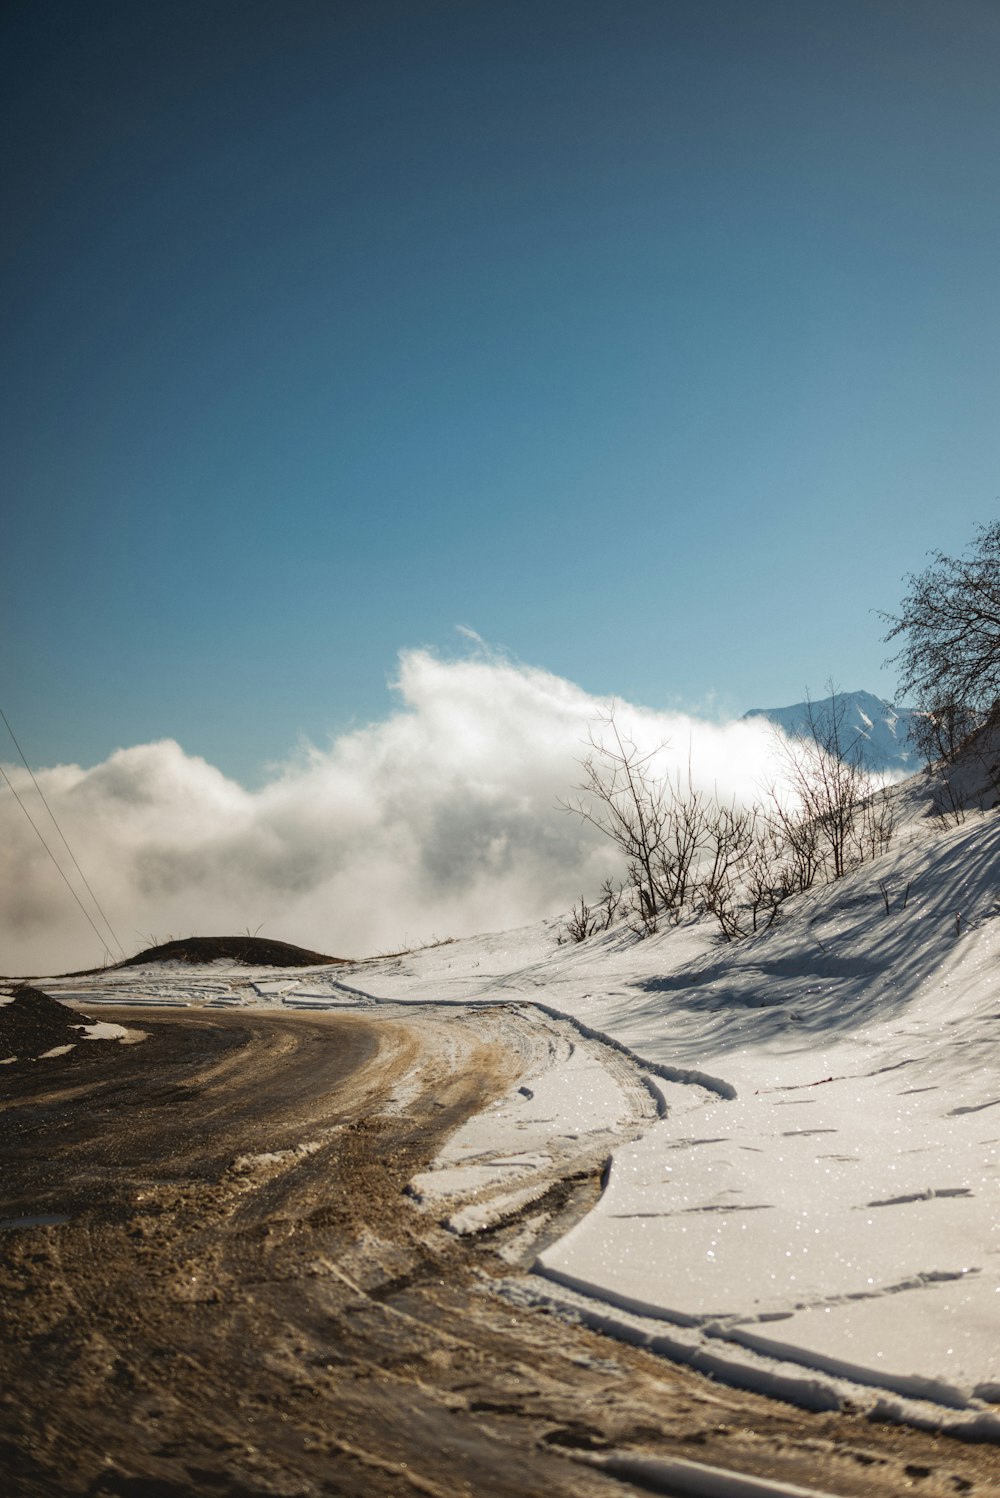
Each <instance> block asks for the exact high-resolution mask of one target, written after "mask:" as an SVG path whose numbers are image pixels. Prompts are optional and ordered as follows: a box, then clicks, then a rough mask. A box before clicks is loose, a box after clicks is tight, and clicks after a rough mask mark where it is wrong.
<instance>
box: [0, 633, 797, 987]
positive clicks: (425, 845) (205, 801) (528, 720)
mask: <svg viewBox="0 0 1000 1498" xmlns="http://www.w3.org/2000/svg"><path fill="white" fill-rule="evenodd" d="M395 690H396V693H397V696H398V708H397V710H396V711H394V712H393V713H392V714H391V715H390V716H389V717H388V718H386V719H385V720H384V721H382V722H379V723H375V724H373V725H371V726H368V727H365V728H362V729H358V730H356V731H354V732H351V733H347V734H344V735H342V736H341V737H339V738H337V739H336V740H334V741H333V742H332V743H331V744H330V746H329V748H327V749H325V750H320V749H316V748H310V749H309V750H308V751H307V752H306V754H305V757H304V759H303V758H300V759H299V760H297V761H295V762H290V763H289V764H288V765H287V766H285V767H284V768H283V769H281V770H280V771H279V772H278V773H276V775H275V776H274V778H273V779H272V780H271V781H270V782H269V783H268V784H267V785H265V786H264V787H263V788H262V789H261V790H258V791H252V792H251V791H248V790H246V789H245V788H244V787H242V786H241V785H239V784H237V783H236V782H235V781H232V780H230V779H228V778H227V777H226V776H225V775H223V774H222V773H221V771H219V770H218V769H216V768H214V767H213V766H212V765H210V764H208V763H207V762H206V761H205V760H203V759H199V758H197V757H196V756H193V755H189V754H186V753H185V752H184V750H183V749H182V748H181V747H180V745H178V744H177V743H175V742H173V741H172V740H169V739H167V740H163V741H162V742H159V743H153V744H141V745H138V746H136V747H134V748H130V749H119V750H117V751H116V752H115V753H114V754H112V755H111V756H110V757H109V758H108V759H107V760H105V761H104V763H102V764H99V765H96V766H95V767H93V768H92V769H81V768H80V767H79V766H75V765H70V766H67V765H63V766H59V767H57V768H54V769H47V770H42V771H36V776H37V779H38V782H39V784H40V785H41V787H42V789H43V791H44V793H45V796H46V798H47V800H48V801H49V803H50V805H51V806H52V809H53V811H54V812H55V815H56V817H57V818H58V820H59V822H60V824H61V826H62V827H63V829H64V830H65V833H66V836H67V838H68V840H69V843H70V845H71V846H72V848H73V850H74V852H75V853H76V856H77V858H78V859H79V860H80V863H81V865H82V866H83V869H84V871H85V872H86V874H87V876H88V878H89V880H90V883H91V884H92V886H93V888H94V889H95V891H96V892H97V895H98V898H99V899H100V901H101V904H102V906H103V908H104V910H105V911H106V912H107V914H108V916H109V917H110V919H111V922H112V925H113V926H114V927H115V929H116V931H117V933H118V935H119V937H120V938H121V940H122V943H123V945H124V946H125V948H126V950H128V951H135V950H137V949H138V948H140V947H142V946H144V945H146V944H147V942H148V940H149V939H150V938H155V939H156V940H157V941H164V940H166V939H167V938H168V937H169V936H187V935H192V934H199V935H222V934H232V933H235V932H242V931H244V930H246V929H249V930H250V931H253V930H254V929H255V928H257V927H258V926H261V934H263V935H269V936H273V937H277V938H279V939H281V940H285V941H292V942H297V943H300V944H301V945H303V946H307V947H311V948H313V949H318V950H320V951H325V952H329V953H331V954H333V955H337V956H349V957H360V956H366V955H370V954H372V953H374V952H379V951H386V950H392V949H396V948H399V947H400V946H404V945H412V944H415V943H418V942H420V941H423V940H430V939H433V938H441V937H448V936H463V935H469V934H471V933H473V932H476V931H482V930H490V929H492V930H497V929H503V928H505V927H508V926H513V925H519V924H523V923H525V922H528V921H533V920H537V919H539V918H541V917H542V916H551V915H557V914H560V913H561V912H563V911H565V910H568V908H569V906H570V905H571V903H572V902H573V901H574V900H575V899H576V898H577V897H578V896H579V895H580V893H581V892H583V893H585V894H587V895H588V896H590V895H593V894H596V892H597V890H598V887H599V885H600V883H601V880H602V879H603V878H604V877H605V875H607V874H609V873H612V872H614V871H615V870H616V863H615V857H614V849H613V848H612V846H611V844H610V843H608V842H607V841H606V840H605V839H603V838H602V837H601V836H600V834H599V833H597V832H596V831H595V830H594V829H593V828H591V827H588V826H587V825H586V824H585V823H583V822H582V821H581V820H580V818H578V817H574V816H571V815H568V814H567V813H566V812H564V811H560V810H559V807H558V801H559V798H560V797H565V796H566V795H567V794H568V793H569V792H570V791H571V789H572V787H573V785H574V784H575V782H576V781H577V780H578V779H579V774H580V769H579V761H580V760H581V759H582V758H583V756H584V755H585V753H586V740H587V736H588V732H589V730H590V729H591V727H592V726H593V725H594V724H595V722H596V721H597V720H598V718H599V715H600V714H602V713H605V712H606V711H607V710H608V708H609V707H610V705H611V704H610V702H609V701H608V700H607V699H601V698H597V697H594V696H591V695H589V694H588V693H586V692H584V691H582V690H581V689H580V688H579V687H577V686H574V685H573V684H572V683H571V682H568V681H565V680H563V679H561V678H560V677H557V676H554V675H552V674H550V673H549V672H546V671H543V670H539V669H537V668H534V667H530V666H525V665H522V664H519V663H515V662H512V661H510V660H508V659H506V658H504V657H502V656H498V655H496V654H495V653H492V652H490V651H488V650H486V649H485V648H480V649H476V650H475V651H474V653H472V654H470V655H469V656H468V657H466V658H465V659H462V660H457V661H445V660H441V659H439V658H437V657H435V656H434V655H432V654H430V653H428V652H427V651H423V650H411V651H406V652H404V653H403V654H402V655H401V656H400V661H399V674H398V678H397V681H396V683H395ZM616 711H617V721H618V722H619V724H620V725H621V726H622V727H623V728H625V729H627V730H628V731H629V732H630V734H631V735H632V737H633V738H634V739H635V740H636V742H637V743H639V744H640V745H642V746H648V747H650V748H653V747H654V746H655V745H657V744H659V743H660V742H661V741H664V740H666V741H667V748H666V749H665V750H664V759H665V763H667V764H668V765H669V764H675V765H676V767H678V768H681V767H683V771H684V773H685V775H686V773H687V765H688V763H689V762H690V765H691V770H692V776H693V780H694V783H695V784H696V786H700V787H704V788H706V789H708V790H715V791H717V793H718V794H719V796H720V797H723V798H726V799H728V798H730V797H736V798H737V799H740V800H743V799H750V798H752V797H753V796H754V795H755V794H756V793H757V792H758V790H759V786H760V783H761V781H762V780H764V779H766V778H767V777H768V776H769V775H771V774H772V773H773V769H774V766H773V739H772V734H771V731H770V729H769V727H768V726H767V725H766V724H764V723H763V722H762V721H760V720H757V721H753V720H751V721H750V722H742V721H739V722H734V723H730V724H725V725H718V724H712V723H706V722H702V721H699V720H697V719H693V718H689V717H686V716H683V715H679V714H675V713H671V714H662V713H654V712H651V711H649V710H648V709H645V708H640V707H635V706H632V705H630V704H628V703H626V702H622V701H620V700H619V701H618V703H617V707H616ZM7 774H8V775H9V776H10V779H11V781H12V782H13V784H14V785H15V786H16V787H17V790H18V792H19V794H20V795H21V797H22V798H23V800H24V801H25V804H26V805H27V806H28V808H29V810H31V812H32V815H33V816H34V818H35V820H36V822H37V823H38V825H39V828H40V829H41V831H42V832H43V833H44V834H46V840H47V841H49V842H50V844H51V845H52V847H53V851H54V852H55V853H56V854H57V856H60V861H61V862H63V863H64V864H65V866H66V868H67V872H68V873H69V874H70V875H71V876H72V875H73V874H74V871H73V870H72V866H71V865H70V863H69V859H68V858H67V857H66V855H65V850H63V849H62V847H61V844H59V842H58V839H57V838H56V835H55V834H54V833H53V832H52V830H51V824H48V827H47V825H46V824H47V818H46V816H45V812H44V809H43V808H42V807H41V806H40V804H39V803H38V799H37V796H36V794H35V792H34V788H33V787H32V785H31V782H30V779H29V777H28V775H27V773H26V772H25V771H24V770H23V768H20V767H17V768H16V767H14V766H13V765H8V766H7ZM0 881H2V890H3V902H2V914H0V972H6V973H32V972H34V973H46V972H49V973H51V972H54V971H59V970H63V969H66V968H71V967H81V966H88V965H94V964H98V963H100V962H101V961H102V959H103V955H104V954H103V950H102V948H101V945H100V943H99V942H98V941H97V938H96V937H95V935H94V933H93V931H92V930H91V928H90V927H89V926H88V925H87V922H86V920H85V918H84V916H83V915H82V913H81V911H80V909H79V907H78V906H77V905H76V904H75V902H74V901H73V899H72V897H71V896H70V894H69V892H68V890H67V889H66V886H65V884H64V883H63V881H62V880H61V879H60V877H59V874H58V873H57V871H56V869H55V868H54V867H53V865H52V862H51V861H50V859H49V857H48V855H47V854H46V853H45V850H44V848H43V847H42V845H41V843H40V842H39V840H38V838H37V836H36V834H35V833H34V832H33V831H32V828H31V826H30V825H29V823H28V822H27V820H26V818H25V817H24V815H23V813H22V811H21V810H20V808H19V807H18V805H17V803H16V801H15V800H14V797H13V796H12V795H11V793H10V791H9V789H8V788H7V787H6V786H5V785H0ZM77 882H78V881H77ZM82 893H83V898H84V900H86V894H85V892H82ZM98 924H100V923H99V922H98Z"/></svg>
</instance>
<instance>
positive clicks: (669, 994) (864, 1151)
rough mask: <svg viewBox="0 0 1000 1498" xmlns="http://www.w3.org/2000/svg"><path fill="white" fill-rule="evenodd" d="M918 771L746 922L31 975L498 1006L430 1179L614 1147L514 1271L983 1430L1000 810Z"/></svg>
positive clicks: (466, 1181)
mask: <svg viewBox="0 0 1000 1498" xmlns="http://www.w3.org/2000/svg"><path fill="white" fill-rule="evenodd" d="M928 794H929V793H928V791H927V789H926V785H925V782H924V781H923V780H922V779H914V780H913V781H911V782H909V783H907V785H905V786H903V787H900V788H899V790H898V792H897V793H896V795H897V798H898V801H899V806H900V810H901V813H902V814H903V816H904V817H905V820H904V823H903V826H902V829H901V831H900V833H899V834H898V835H897V838H896V841H895V843H894V844H893V847H892V849H891V850H890V852H889V853H888V854H886V855H884V856H883V857H882V858H881V859H880V860H878V861H877V862H875V863H873V864H868V865H866V866H864V867H862V868H860V869H858V870H856V871H855V872H854V873H852V874H850V875H848V876H847V877H845V878H844V879H842V880H840V881H838V882H836V883H834V884H830V885H826V886H824V887H822V888H819V889H815V890H813V891H810V892H808V893H807V894H804V895H800V896H798V897H796V898H795V899H793V900H789V901H788V902H787V903H786V904H785V906H784V907H783V909H782V916H781V919H780V921H779V923H778V924H777V925H776V926H775V927H773V928H772V929H771V930H770V931H769V932H767V933H765V934H763V935H761V936H758V937H755V938H753V939H750V940H747V941H742V942H734V943H730V944H726V943H724V942H722V941H721V940H720V938H719V936H718V934H717V929H716V927H715V926H714V925H713V924H711V923H710V922H708V921H707V920H694V919H693V920H689V921H687V922H685V923H684V924H682V925H680V926H678V927H675V928H673V929H669V930H665V931H661V932H660V934H658V935H656V936H653V937H649V938H646V939H644V940H640V939H638V938H637V937H635V936H634V935H633V934H632V933H630V932H629V931H628V930H627V929H624V928H618V929H615V930H612V931H610V932H607V933H604V934H602V935H599V936H595V937H592V938H591V939H590V940H588V941H586V942H583V943H581V944H579V945H572V944H566V943H565V942H562V943H560V941H559V940H558V938H559V935H560V926H559V923H557V922H544V923H540V924H539V925H536V926H532V927H528V928H523V929H520V930H517V931H510V932H505V933H499V934H494V935H489V936H480V937H476V938H470V939H467V940H463V941H457V942H450V943H444V944H441V945H439V946H436V947H432V948H428V949H425V950H423V951H417V952H414V953H410V954H404V955H402V956H399V957H395V958H391V959H381V960H373V961H370V962H366V963H359V964H356V965H353V966H343V967H337V968H336V969H330V968H316V969H311V970H308V971H306V972H292V971H283V972H281V973H280V974H277V973H274V972H271V973H268V972H252V971H250V972H248V971H247V970H246V969H236V968H231V967H227V966H226V965H225V964H217V965H214V966H212V967H209V968H204V969H201V970H197V971H192V970H191V969H190V968H184V969H181V968H162V967H161V968H156V969H153V968H150V969H148V970H143V969H131V970H128V971H127V972H117V973H112V972H109V973H107V974H106V975H102V976H98V977H96V978H94V979H86V980H84V979H76V980H61V981H59V982H54V983H51V984H46V987H47V988H51V991H52V992H58V993H60V994H62V995H63V996H65V997H74V998H76V999H77V1000H78V1001H81V1002H82V1001H86V1002H87V1003H92V1002H95V1001H97V1000H100V999H104V1000H107V999H113V998H115V997H121V998H122V999H123V1000H127V1001H132V1002H136V1001H150V1002H157V1001H160V1002H163V1001H167V1002H174V1003H176V1002H178V1000H180V1001H181V1002H192V1003H222V1004H227V1005H228V1004H270V1005H297V1006H308V1007H311V1008H321V1007H338V1008H344V1007H347V1008H356V1009H359V1010H366V1009H369V1010H371V1009H375V1008H377V1007H378V1006H383V1005H396V1004H399V1003H405V1004H407V1005H435V1006H441V1005H460V1006H462V1007H467V1006H477V1007H478V1006H490V1012H489V1016H488V1019H487V1015H486V1014H484V1016H483V1022H484V1024H485V1023H487V1022H489V1023H491V1024H494V1025H500V1026H501V1027H504V1026H506V1030H505V1032H504V1033H505V1043H506V1044H507V1045H508V1046H509V1047H511V1048H513V1047H515V1046H520V1053H521V1055H522V1058H523V1063H522V1071H521V1074H520V1075H519V1076H518V1078H517V1082H516V1084H515V1085H513V1086H512V1088H511V1091H510V1094H509V1095H508V1096H507V1097H506V1098H505V1099H503V1100H502V1102H501V1103H500V1104H498V1105H496V1106H495V1109H494V1110H493V1111H491V1112H490V1113H489V1114H488V1115H485V1116H484V1119H483V1122H482V1125H481V1126H477V1127H475V1128H471V1127H470V1128H469V1129H468V1130H467V1131H466V1133H465V1135H463V1136H462V1137H460V1138H457V1139H456V1140H455V1141H453V1143H452V1145H451V1146H450V1147H449V1150H448V1151H446V1153H445V1155H444V1156H443V1157H442V1158H441V1159H440V1160H439V1161H438V1163H437V1167H436V1168H435V1169H432V1170H431V1171H429V1172H425V1173H424V1175H423V1176H422V1177H421V1178H420V1181H419V1183H418V1187H419V1190H418V1192H417V1194H418V1195H419V1197H420V1199H421V1200H423V1201H425V1202H426V1201H429V1202H432V1203H433V1202H434V1201H435V1200H436V1201H437V1202H438V1208H437V1210H439V1211H440V1210H441V1208H442V1206H443V1207H444V1208H446V1209H447V1211H449V1212H450V1214H451V1218H452V1221H453V1223H454V1225H455V1227H456V1230H457V1231H469V1230H473V1229H474V1228H475V1226H476V1224H477V1222H478V1223H483V1222H487V1221H489V1220H491V1219H495V1218H496V1216H497V1214H498V1213H501V1214H502V1212H503V1211H504V1210H505V1208H504V1201H505V1199H506V1200H507V1201H508V1202H510V1203H513V1204H514V1205H516V1206H517V1207H519V1208H520V1209H522V1210H523V1209H524V1206H525V1203H530V1202H531V1201H532V1200H533V1199H535V1198H536V1197H538V1196H541V1194H542V1193H543V1192H544V1191H545V1189H546V1187H547V1185H548V1183H549V1182H550V1181H551V1178H552V1171H553V1170H554V1169H557V1168H560V1169H561V1168H565V1164H566V1162H567V1161H570V1160H572V1159H573V1158H575V1157H576V1156H577V1155H579V1156H581V1157H583V1156H585V1155H586V1153H587V1150H588V1149H590V1148H591V1147H596V1148H597V1149H598V1151H602V1150H603V1151H605V1152H608V1151H610V1153H611V1166H610V1171H609V1173H608V1178H607V1186H606V1189H605V1191H604V1193H603V1196H602V1198H601V1200H600V1201H599V1203H598V1205H597V1206H596V1207H595V1208H594V1210H592V1211H591V1212H590V1213H589V1214H588V1215H587V1216H586V1217H584V1218H583V1219H582V1220H581V1221H580V1222H578V1223H577V1225H576V1226H575V1227H573V1228H572V1229H571V1230H570V1231H569V1232H568V1233H567V1234H566V1235H565V1236H564V1237H562V1238H561V1239H560V1240H558V1241H556V1242H554V1243H551V1244H550V1245H549V1246H548V1247H545V1248H544V1249H543V1250H542V1252H541V1253H540V1254H539V1257H538V1259H537V1262H536V1265H535V1268H536V1271H537V1272H536V1273H535V1274H533V1275H529V1276H528V1277H527V1279H526V1280H520V1281H514V1282H512V1286H513V1288H512V1290H511V1293H512V1294H515V1295H521V1296H527V1297H529V1298H533V1299H535V1300H547V1301H548V1302H550V1303H556V1304H560V1303H561V1304H562V1305H564V1306H567V1307H569V1308H570V1309H571V1311H572V1312H573V1314H575V1315H578V1316H582V1317H584V1318H585V1319H588V1320H590V1321H591V1322H592V1323H593V1324H595V1325H598V1326H602V1327H604V1328H605V1329H608V1330H611V1331H614V1332H615V1333H616V1334H617V1335H620V1336H624V1337H627V1338H630V1339H632V1340H635V1341H638V1342H641V1343H643V1344H645V1345H649V1346H651V1347H654V1348H656V1349H658V1350H660V1351H663V1352H665V1353H667V1354H669V1355H670V1356H671V1357H673V1358H676V1359H679V1360H681V1361H683V1362H685V1363H688V1364H690V1365H692V1366H694V1367H696V1368H700V1369H702V1370H703V1371H706V1372H710V1373H712V1374H713V1376H715V1377H719V1378H723V1379H726V1380H729V1381H733V1382H736V1383H742V1384H745V1385H750V1386H753V1387H757V1388H760V1389H764V1390H767V1391H770V1392H771V1393H774V1394H777V1395H780V1396H781V1397H783V1398H786V1399H792V1400H795V1401H797V1402H799V1403H802V1404H805V1405H807V1406H811V1407H814V1408H833V1407H837V1406H839V1405H842V1404H845V1403H849V1404H850V1405H851V1406H853V1407H855V1408H858V1409H862V1410H868V1411H870V1412H871V1413H873V1414H878V1415H881V1416H883V1417H886V1418H890V1419H904V1420H908V1421H911V1422H914V1423H917V1424H921V1425H926V1426H929V1427H931V1428H937V1427H951V1428H956V1429H961V1430H963V1431H964V1432H966V1433H967V1434H975V1435H981V1436H984V1437H987V1438H989V1439H997V1438H998V1437H1000V1412H998V1411H997V1408H996V1407H997V1404H998V1402H1000V1251H998V1246H997V1245H998V1241H1000V1237H998V1229H1000V1079H998V1073H997V1056H998V1046H1000V997H998V987H997V986H998V981H1000V980H998V978H997V973H998V970H1000V920H998V915H1000V902H998V896H997V870H998V866H1000V814H997V813H996V812H985V813H984V812H980V811H975V812H971V813H969V814H968V815H967V816H966V818H965V820H964V821H963V822H962V823H961V824H959V825H954V823H953V824H952V825H947V826H946V825H943V823H942V821H941V819H940V818H937V819H935V818H931V817H929V816H928V815H927V810H928V801H927V796H928ZM495 1005H500V1006H502V1007H501V1008H500V1009H494V1008H493V1006H495ZM567 1020H568V1021H569V1028H568V1029H566V1028H560V1029H559V1030H558V1032H554V1031H553V1030H552V1024H553V1021H555V1022H556V1024H557V1025H558V1026H565V1024H566V1021H567ZM526 1027H527V1033H528V1034H529V1035H530V1034H531V1033H536V1034H537V1039H536V1040H535V1041H534V1042H533V1043H531V1044H527V1043H526V1042H525V1040H524V1036H525V1033H526ZM533 1027H534V1029H533ZM574 1035H575V1037H576V1038H575V1040H574ZM595 1042H596V1044H595ZM602 1042H604V1044H602ZM623 1048H625V1050H626V1051H627V1053H628V1055H627V1056H626V1058H625V1059H626V1060H628V1059H629V1058H631V1061H630V1064H634V1063H635V1062H638V1075H639V1077H640V1078H642V1079H644V1085H645V1087H646V1088H647V1089H648V1091H649V1093H650V1095H651V1096H652V1097H653V1098H654V1099H658V1107H659V1113H660V1116H659V1117H658V1118H657V1117H655V1116H654V1115H655V1111H656V1110H655V1109H653V1110H650V1109H648V1108H646V1109H645V1110H644V1109H643V1107H641V1106H640V1105H639V1102H637V1099H636V1093H635V1086H634V1081H630V1080H629V1076H628V1075H626V1072H625V1071H623V1070H622V1049H623ZM630 1075H632V1076H634V1075H635V1073H632V1074H630Z"/></svg>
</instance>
